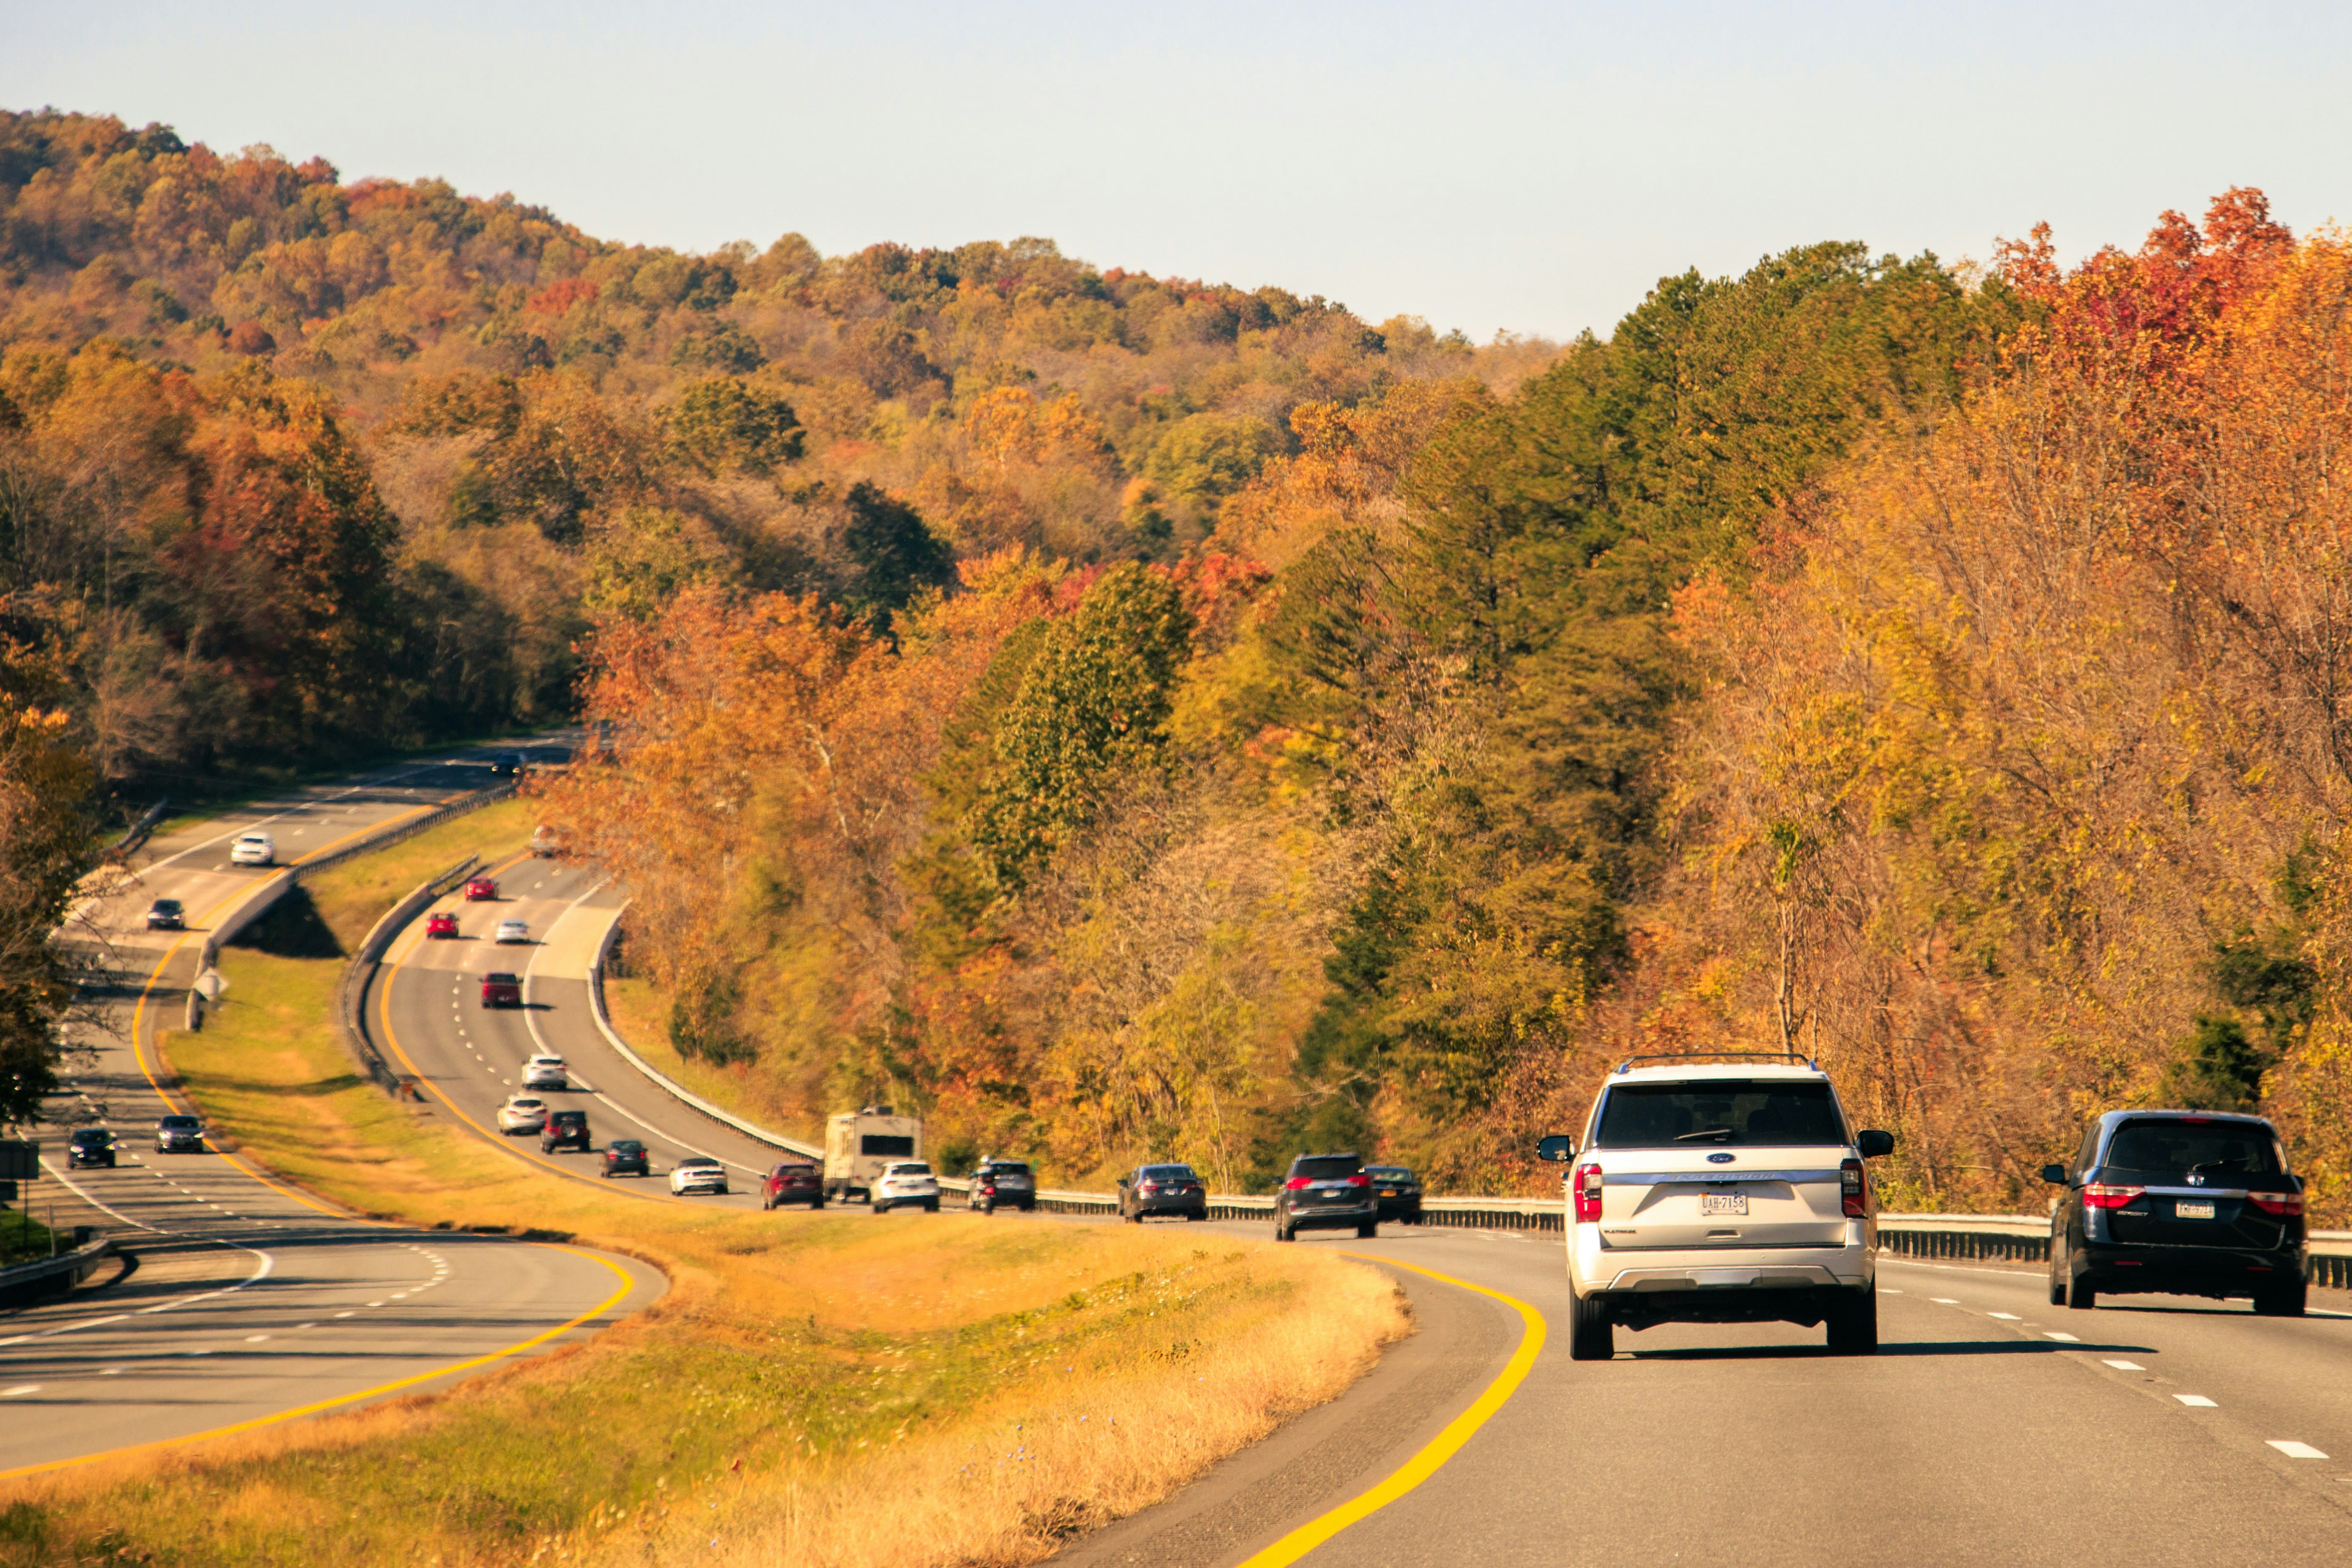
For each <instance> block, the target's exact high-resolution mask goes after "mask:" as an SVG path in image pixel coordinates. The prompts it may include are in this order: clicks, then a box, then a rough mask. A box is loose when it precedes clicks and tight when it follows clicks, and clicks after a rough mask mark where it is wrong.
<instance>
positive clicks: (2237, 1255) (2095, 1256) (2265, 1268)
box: [2067, 1242, 2305, 1300]
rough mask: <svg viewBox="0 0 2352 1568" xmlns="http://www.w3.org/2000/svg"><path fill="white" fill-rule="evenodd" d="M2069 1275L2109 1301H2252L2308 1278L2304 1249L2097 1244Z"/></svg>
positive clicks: (2078, 1257) (2079, 1256)
mask: <svg viewBox="0 0 2352 1568" xmlns="http://www.w3.org/2000/svg"><path fill="white" fill-rule="evenodd" d="M2067 1262H2068V1268H2069V1272H2071V1273H2072V1275H2073V1276H2074V1278H2075V1279H2087V1280H2088V1281H2089V1282H2090V1284H2091V1287H2092V1289H2095V1290H2100V1291H2103V1292H2105V1294H2107V1295H2111V1296H2130V1295H2158V1294H2160V1295H2171V1296H2210V1297H2213V1298H2214V1299H2216V1300H2221V1299H2223V1298H2226V1297H2231V1296H2252V1295H2253V1294H2254V1293H2255V1292H2256V1291H2258V1290H2272V1289H2278V1288H2279V1287H2280V1286H2281V1285H2291V1284H2293V1283H2294V1282H2295V1281H2297V1280H2300V1279H2303V1278H2304V1275H2305V1258H2304V1249H2303V1248H2302V1247H2280V1248H2278V1249H2277V1250H2275V1251H2268V1252H2265V1251H2261V1250H2257V1249H2254V1248H2251V1247H2162V1246H2155V1245H2149V1244H2138V1245H2134V1244H2129V1243H2121V1244H2119V1243H2115V1242H2093V1243H2091V1244H2090V1245H2088V1246H2086V1247H2081V1248H2079V1249H2077V1250H2076V1251H2075V1252H2074V1255H2073V1256H2072V1257H2071V1258H2069V1259H2068V1260H2067Z"/></svg>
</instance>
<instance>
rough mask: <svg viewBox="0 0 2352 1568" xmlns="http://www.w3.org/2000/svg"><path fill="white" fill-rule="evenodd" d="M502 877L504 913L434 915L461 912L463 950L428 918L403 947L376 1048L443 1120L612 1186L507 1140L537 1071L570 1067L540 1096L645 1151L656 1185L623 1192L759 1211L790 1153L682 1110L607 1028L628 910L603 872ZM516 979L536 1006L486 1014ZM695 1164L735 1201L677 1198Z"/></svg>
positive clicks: (567, 1156) (521, 1138)
mask: <svg viewBox="0 0 2352 1568" xmlns="http://www.w3.org/2000/svg"><path fill="white" fill-rule="evenodd" d="M489 874H490V875H491V876H492V877H494V878H495V879H496V880H497V881H498V884H499V898H498V900H495V901H485V902H472V903H469V902H467V901H466V900H465V899H464V897H463V896H462V894H461V893H452V894H451V895H450V896H449V897H447V898H446V899H444V900H441V901H440V902H438V903H436V905H434V906H433V909H432V910H429V911H427V913H433V912H451V913H455V914H456V915H457V921H458V932H459V934H458V936H457V940H455V941H449V940H446V939H435V940H428V939H427V938H426V937H425V916H423V915H420V916H419V917H418V918H417V919H416V921H415V922H414V923H412V924H411V925H410V926H409V927H408V928H407V929H406V930H405V931H403V932H402V933H401V934H400V935H399V936H398V937H396V938H395V939H394V942H393V944H392V946H391V948H390V949H389V950H388V951H387V952H386V953H385V955H384V964H383V969H382V970H381V971H380V972H379V973H378V975H377V977H376V980H375V982H374V984H372V985H371V986H370V987H369V994H368V995H367V997H366V999H365V1022H366V1026H367V1028H368V1030H369V1032H370V1034H371V1036H372V1037H373V1038H374V1039H375V1040H376V1041H377V1043H378V1044H379V1045H380V1046H382V1047H383V1048H384V1049H385V1051H386V1053H387V1054H388V1055H389V1056H390V1057H391V1058H392V1060H393V1062H394V1066H395V1067H397V1068H399V1069H400V1070H402V1071H403V1072H405V1073H410V1074H413V1075H415V1077H416V1079H418V1080H419V1083H420V1086H421V1087H422V1088H423V1089H424V1090H425V1093H426V1095H427V1096H428V1097H429V1099H430V1100H431V1101H432V1102H433V1103H434V1104H435V1106H436V1109H437V1110H439V1111H440V1112H441V1113H443V1114H446V1115H449V1116H452V1117H454V1118H456V1119H457V1120H458V1121H460V1122H462V1123H463V1124H464V1125H465V1126H467V1127H468V1128H470V1129H471V1130H473V1131H476V1132H478V1133H479V1134H480V1135H481V1136H483V1137H485V1138H488V1139H491V1140H493V1141H494V1142H500V1143H502V1144H504V1145H505V1146H506V1147H507V1148H509V1150H510V1151H512V1152H514V1153H515V1154H516V1155H517V1156H518V1157H519V1158H522V1159H526V1160H529V1161H531V1162H532V1163H536V1164H539V1165H541V1166H543V1167H545V1168H547V1169H549V1170H551V1171H556V1172H559V1173H563V1174H567V1175H571V1176H575V1177H578V1178H580V1179H582V1180H600V1181H601V1180H602V1178H601V1176H599V1175H598V1172H599V1170H600V1168H601V1162H600V1159H599V1157H598V1156H596V1155H594V1154H593V1153H590V1154H582V1153H579V1152H570V1151H567V1152H562V1153H556V1154H542V1153H541V1152H540V1150H539V1140H538V1138H537V1136H536V1135H523V1134H517V1135H513V1136H501V1135H500V1134H499V1131H497V1129H498V1109H499V1105H500V1104H502V1103H503V1102H504V1101H505V1100H506V1098H507V1097H508V1096H509V1095H510V1094H513V1093H516V1092H518V1090H519V1089H520V1085H521V1082H522V1068H523V1063H524V1061H525V1060H526V1059H527V1058H530V1056H532V1055H533V1054H534V1053H537V1052H540V1051H543V1050H546V1051H553V1052H554V1053H555V1054H557V1055H558V1056H561V1057H562V1058H564V1060H565V1061H566V1062H567V1063H568V1064H569V1065H570V1067H571V1069H572V1088H571V1089H568V1090H563V1089H552V1090H546V1091H534V1092H541V1095H542V1098H544V1099H545V1100H547V1101H548V1103H550V1104H551V1105H554V1106H559V1107H562V1108H565V1109H582V1110H586V1111H587V1112H588V1126H589V1131H590V1132H591V1134H592V1135H593V1140H594V1142H595V1143H596V1145H597V1147H599V1148H601V1147H603V1145H604V1144H605V1143H606V1142H610V1141H611V1140H613V1139H614V1138H635V1139H638V1140H641V1141H642V1142H644V1143H645V1144H646V1147H647V1149H648V1150H649V1151H650V1152H651V1153H652V1156H653V1161H652V1163H653V1170H654V1174H653V1175H652V1176H650V1177H647V1178H644V1179H639V1178H635V1177H621V1178H618V1179H616V1180H615V1181H614V1182H613V1183H612V1184H611V1185H612V1186H613V1187H614V1188H615V1189H617V1190H619V1191H623V1192H628V1193H634V1194H641V1195H643V1196H646V1197H648V1198H658V1199H660V1200H661V1201H663V1202H677V1203H687V1204H696V1205H709V1204H719V1205H729V1206H733V1207H738V1208H740V1207H750V1206H756V1205H757V1203H758V1197H757V1188H756V1178H757V1177H758V1176H759V1175H760V1174H761V1173H762V1172H764V1171H765V1170H766V1169H767V1168H768V1167H769V1166H770V1165H772V1164H773V1163H775V1162H776V1161H777V1160H778V1159H780V1158H783V1157H785V1156H783V1154H782V1152H781V1151H779V1150H778V1149H776V1148H775V1147H773V1146H772V1145H770V1144H766V1143H762V1142H759V1141H757V1140H755V1139H752V1138H749V1137H746V1136H745V1135H743V1134H742V1133H740V1132H737V1131H734V1130H733V1129H731V1128H729V1127H727V1126H725V1125H724V1124H723V1123H720V1122H718V1121H713V1120H711V1119H710V1118H709V1117H707V1116H704V1115H702V1114H701V1113H700V1112H698V1111H697V1110H692V1109H690V1108H689V1107H687V1106H685V1105H682V1104H680V1103H679V1102H678V1101H677V1100H675V1099H673V1098H672V1097H671V1096H670V1095H669V1094H667V1092H665V1091H663V1090H661V1089H657V1088H656V1087H655V1086H654V1085H653V1084H652V1083H650V1082H649V1081H647V1080H646V1079H645V1078H644V1077H643V1075H641V1074H640V1073H638V1072H637V1071H636V1070H635V1068H631V1067H629V1066H628V1065H627V1064H626V1063H625V1062H624V1061H623V1060H622V1058H621V1057H620V1056H619V1054H618V1053H616V1052H615V1051H614V1049H613V1048H612V1047H611V1046H610V1045H608V1044H607V1043H606V1042H605V1040H604V1034H603V1032H602V1031H601V1030H599V1029H598V1028H597V1026H596V1024H595V1019H594V1015H593V1011H592V1010H591V1008H590V1005H589V998H588V984H589V982H588V973H589V971H590V969H591V967H592V966H593V963H594V962H595V957H596V952H597V948H598V946H599V944H600V943H601V942H602V941H603V939H604V932H605V931H606V930H607V929H608V928H609V927H610V926H611V924H612V922H613V920H614V916H615V914H616V913H617V911H618V909H619V906H620V904H621V902H622V897H621V895H620V894H618V893H617V892H615V891H614V890H613V889H611V888H610V887H608V886H605V885H604V884H603V883H602V882H601V881H600V879H599V878H598V877H597V876H596V874H595V873H593V872H592V871H589V870H587V869H585V868H580V867H577V866H572V865H569V864H566V863H564V862H562V861H555V860H537V859H532V858H528V857H520V858H516V859H514V860H511V861H509V862H508V863H506V864H504V865H502V866H497V867H492V868H489ZM502 920H520V921H523V922H525V924H526V925H527V926H528V927H529V928H530V935H531V940H530V942H528V943H525V944H521V945H515V944H509V945H505V946H500V945H498V944H496V943H494V942H492V941H491V940H490V939H491V936H492V933H493V932H494V931H496V929H497V926H498V923H499V921H502ZM492 970H508V971H511V972H513V973H517V974H520V975H521V976H522V977H523V982H524V992H523V999H524V1003H525V1005H524V1006H522V1007H520V1008H485V1007H483V1006H482V1005H481V977H482V975H483V974H484V973H487V972H489V971H492ZM688 1154H707V1155H709V1156H711V1157H712V1158H714V1159H718V1160H721V1161H724V1162H725V1163H727V1166H728V1179H729V1185H730V1193H729V1194H728V1195H727V1196H725V1197H689V1198H676V1199H673V1198H671V1197H670V1195H669V1185H668V1182H667V1179H666V1178H667V1173H668V1172H669V1170H670V1168H671V1167H672V1166H673V1165H675V1164H676V1163H677V1162H678V1161H679V1160H680V1159H683V1158H684V1157H685V1156H687V1155H688Z"/></svg>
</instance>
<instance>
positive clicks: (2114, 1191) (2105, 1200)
mask: <svg viewBox="0 0 2352 1568" xmlns="http://www.w3.org/2000/svg"><path fill="white" fill-rule="evenodd" d="M2145 1192H2147V1188H2146V1187H2125V1186H2117V1185H2115V1184H2112V1183H2108V1182H2085V1183H2084V1184H2083V1206H2084V1208H2094V1209H2119V1208H2121V1207H2123V1206H2124V1205H2126V1204H2127V1203H2129V1202H2131V1201H2132V1200H2133V1199H2134V1198H2136V1197H2138V1196H2139V1195H2140V1194H2142V1193H2145Z"/></svg>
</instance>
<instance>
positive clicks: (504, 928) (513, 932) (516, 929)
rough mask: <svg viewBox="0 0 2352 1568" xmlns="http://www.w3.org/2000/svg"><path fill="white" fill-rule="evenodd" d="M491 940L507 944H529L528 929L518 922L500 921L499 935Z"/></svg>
mask: <svg viewBox="0 0 2352 1568" xmlns="http://www.w3.org/2000/svg"><path fill="white" fill-rule="evenodd" d="M492 940H493V941H497V942H529V941H530V927H529V926H527V925H525V924H523V923H522V921H499V934H498V935H497V936H496V937H495V938H493V939H492Z"/></svg>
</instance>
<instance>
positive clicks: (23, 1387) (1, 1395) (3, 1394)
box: [0, 1383, 41, 1399]
mask: <svg viewBox="0 0 2352 1568" xmlns="http://www.w3.org/2000/svg"><path fill="white" fill-rule="evenodd" d="M40 1392H41V1385H40V1384H37V1383H20V1384H17V1385H16V1387H14V1388H0V1399H14V1398H16V1396H17V1395H18V1394H38V1393H40Z"/></svg>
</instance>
